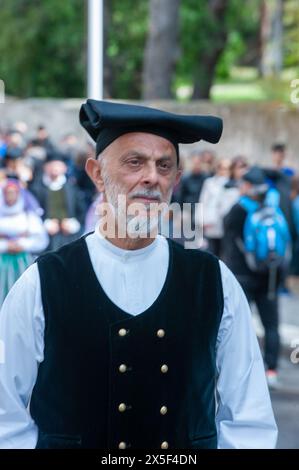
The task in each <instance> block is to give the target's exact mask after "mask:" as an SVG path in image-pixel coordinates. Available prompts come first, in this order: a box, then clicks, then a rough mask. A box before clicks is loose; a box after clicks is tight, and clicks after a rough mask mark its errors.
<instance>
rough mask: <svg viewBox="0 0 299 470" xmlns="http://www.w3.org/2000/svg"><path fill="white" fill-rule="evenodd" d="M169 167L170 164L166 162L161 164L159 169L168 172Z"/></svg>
mask: <svg viewBox="0 0 299 470" xmlns="http://www.w3.org/2000/svg"><path fill="white" fill-rule="evenodd" d="M170 167H171V165H170V163H168V162H162V163H160V168H162V170H169V169H170Z"/></svg>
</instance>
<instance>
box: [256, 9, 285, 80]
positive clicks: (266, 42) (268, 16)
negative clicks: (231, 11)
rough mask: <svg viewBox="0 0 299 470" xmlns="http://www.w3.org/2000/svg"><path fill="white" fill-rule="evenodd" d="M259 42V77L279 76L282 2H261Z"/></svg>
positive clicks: (281, 45)
mask: <svg viewBox="0 0 299 470" xmlns="http://www.w3.org/2000/svg"><path fill="white" fill-rule="evenodd" d="M260 42H261V57H260V66H259V69H260V74H261V76H263V77H271V76H279V74H280V72H281V70H282V64H283V0H263V2H262V7H261V29H260Z"/></svg>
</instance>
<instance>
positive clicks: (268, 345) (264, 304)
mask: <svg viewBox="0 0 299 470" xmlns="http://www.w3.org/2000/svg"><path fill="white" fill-rule="evenodd" d="M241 285H242V287H243V289H244V292H245V294H246V296H247V299H248V301H249V302H254V303H255V304H256V307H257V309H258V312H259V315H260V318H261V321H262V324H263V327H264V330H265V343H264V360H265V363H266V366H267V369H274V370H275V369H276V368H277V365H278V357H279V350H280V339H279V333H278V324H279V313H278V296H277V292H276V295H275V297H274V299H269V295H268V290H267V289H265V286H264V285H262V286H257V287H256V288H253V287H249V286H248V284H247V283H242V281H241Z"/></svg>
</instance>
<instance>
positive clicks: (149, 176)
mask: <svg viewBox="0 0 299 470" xmlns="http://www.w3.org/2000/svg"><path fill="white" fill-rule="evenodd" d="M142 182H143V184H144V185H145V186H155V185H156V184H157V183H158V171H157V167H156V165H155V164H149V165H147V166H146V168H145V169H144V173H143V177H142Z"/></svg>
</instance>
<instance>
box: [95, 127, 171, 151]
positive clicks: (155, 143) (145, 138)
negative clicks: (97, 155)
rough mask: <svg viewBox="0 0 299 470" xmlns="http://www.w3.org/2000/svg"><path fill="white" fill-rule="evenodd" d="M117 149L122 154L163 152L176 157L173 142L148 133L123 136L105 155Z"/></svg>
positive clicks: (110, 146)
mask: <svg viewBox="0 0 299 470" xmlns="http://www.w3.org/2000/svg"><path fill="white" fill-rule="evenodd" d="M116 148H117V149H118V150H120V151H121V154H125V153H135V154H138V153H140V154H144V155H146V154H149V155H150V154H152V153H154V152H161V153H163V154H164V155H166V156H167V155H168V156H172V155H175V156H176V149H175V147H174V145H173V144H172V142H170V141H169V140H167V139H166V138H164V137H161V136H158V135H155V134H150V133H147V132H128V133H126V134H122V135H121V136H119V137H118V138H117V139H115V140H114V141H113V142H112V143H111V144H110V145H109V146H108V147H107V148H106V151H104V153H112V152H113V151H114V150H115V149H116Z"/></svg>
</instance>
